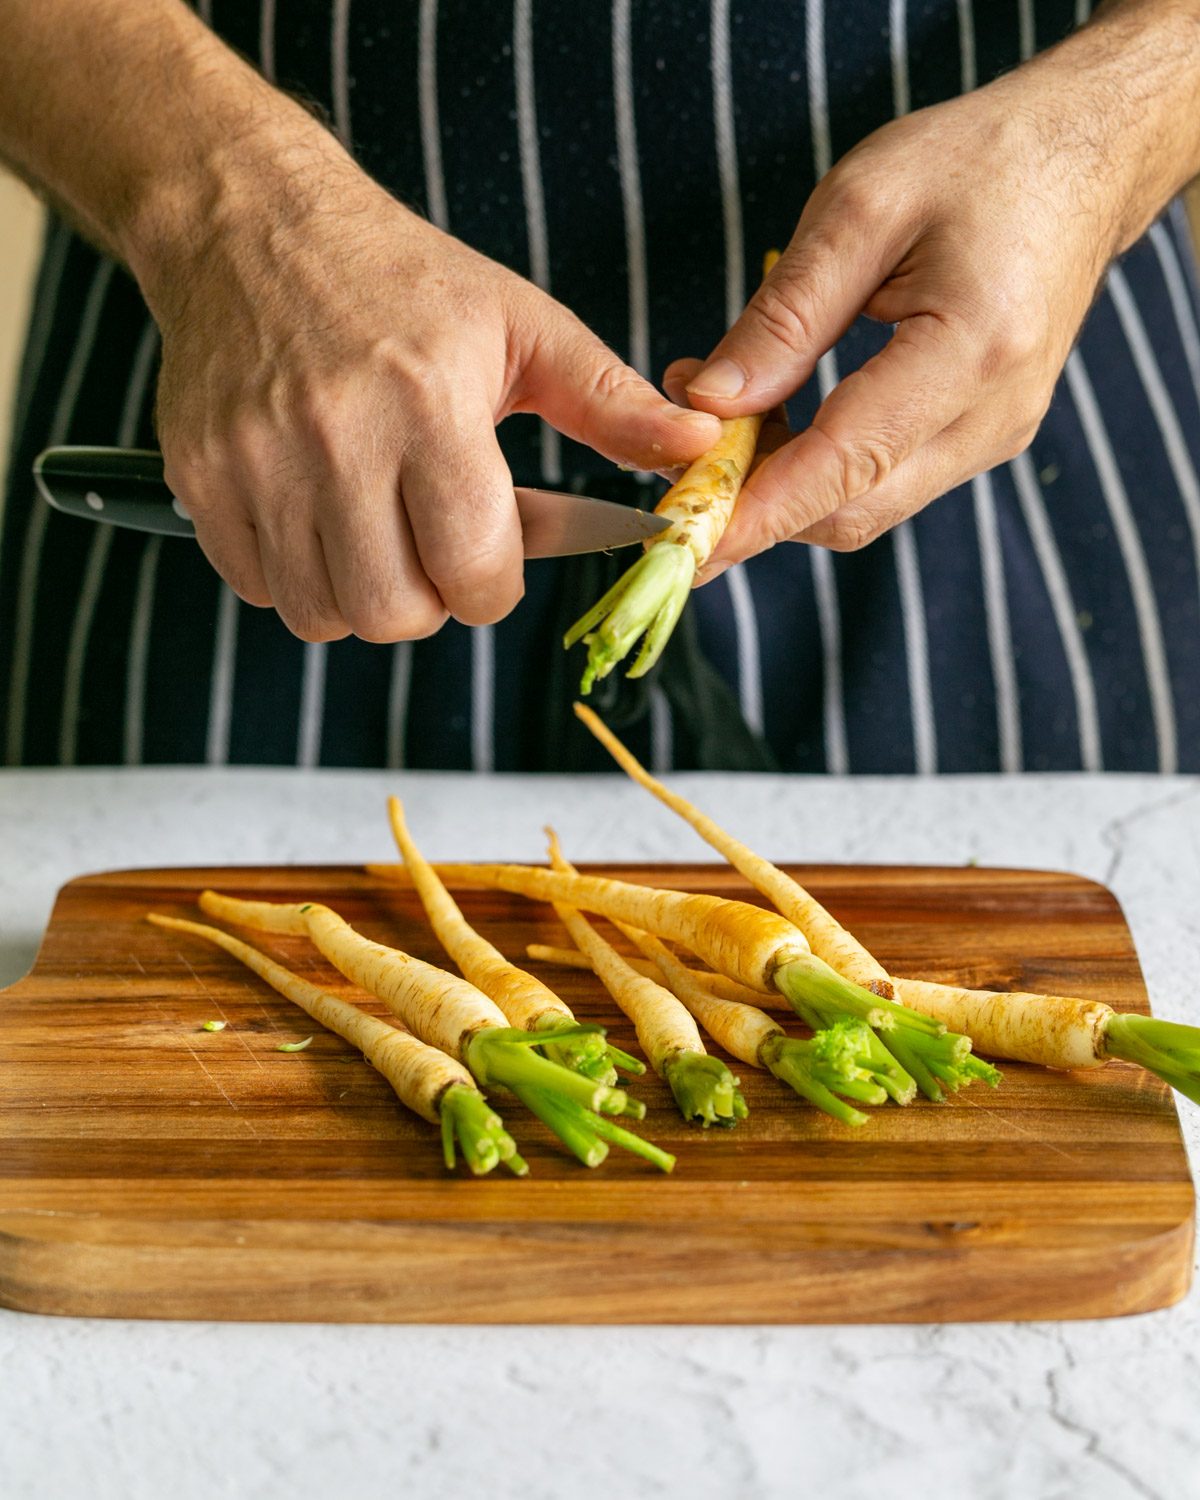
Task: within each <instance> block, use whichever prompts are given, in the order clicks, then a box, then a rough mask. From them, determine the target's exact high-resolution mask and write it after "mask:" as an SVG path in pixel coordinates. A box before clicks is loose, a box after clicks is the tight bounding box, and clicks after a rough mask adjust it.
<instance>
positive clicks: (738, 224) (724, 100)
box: [711, 0, 763, 734]
mask: <svg viewBox="0 0 1200 1500" xmlns="http://www.w3.org/2000/svg"><path fill="white" fill-rule="evenodd" d="M711 40H712V79H713V129H714V133H715V137H716V148H717V171H718V175H719V177H720V182H721V222H722V227H723V230H724V235H725V326H726V327H727V328H731V327H732V326H733V324H734V323H736V322H737V320H738V317H739V316H740V314H741V311H742V307H743V305H744V303H745V300H746V259H745V246H744V231H743V227H742V195H741V186H740V177H739V172H738V157H737V135H736V133H735V130H734V121H733V79H732V76H731V72H730V65H729V47H730V38H729V0H712V10H711ZM725 579H726V585H727V587H728V590H729V603H730V609H731V616H732V619H733V626H734V630H735V631H736V633H737V662H738V701H739V704H740V707H741V710H742V718H743V719H745V721H746V723H747V725H748V726H749V727H750V728H751V729H752V730H753V731H754V733H755V734H761V733H762V730H763V688H762V652H761V647H760V643H759V637H758V617H757V615H756V614H755V612H754V597H753V593H752V591H751V588H750V581H749V579H748V578H747V576H746V572H745V569H744V568H743V567H742V566H741V565H740V564H739V565H738V566H737V567H734V568H730V569H729V571H728V572H727V573H726V574H725Z"/></svg>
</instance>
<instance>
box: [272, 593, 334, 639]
mask: <svg viewBox="0 0 1200 1500" xmlns="http://www.w3.org/2000/svg"><path fill="white" fill-rule="evenodd" d="M275 607H276V609H277V610H278V612H279V618H280V619H281V620H282V621H283V623H284V624H285V625H286V626H287V628H288V629H289V630H290V631H291V632H292V634H293V635H294V636H298V637H299V639H300V640H302V641H308V642H310V643H311V644H317V643H318V642H321V641H340V640H342V639H343V638H344V637H345V636H348V635H349V634H350V627H349V626H348V625H347V624H346V622H345V620H343V619H342V617H341V615H340V614H338V612H337V610H336V609H333V608H329V607H325V606H322V605H320V604H315V603H313V602H311V601H309V600H303V601H298V600H288V601H284V602H277V603H276V606H275Z"/></svg>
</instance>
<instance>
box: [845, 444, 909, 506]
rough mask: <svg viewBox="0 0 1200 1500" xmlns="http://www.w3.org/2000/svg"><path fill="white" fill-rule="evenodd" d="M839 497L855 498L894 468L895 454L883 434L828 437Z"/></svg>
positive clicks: (884, 477) (873, 487)
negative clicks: (877, 435)
mask: <svg viewBox="0 0 1200 1500" xmlns="http://www.w3.org/2000/svg"><path fill="white" fill-rule="evenodd" d="M829 442H830V445H831V447H832V450H833V464H834V483H835V485H836V490H837V494H838V497H839V498H840V499H842V500H856V499H858V497H859V496H860V495H865V494H867V493H868V492H869V491H871V490H873V489H875V488H876V486H878V485H880V484H882V483H883V481H884V480H885V479H887V478H888V476H889V475H890V474H892V473H893V472H894V471H895V469H896V463H897V459H896V454H895V453H894V452H893V450H892V447H891V445H890V444H889V443H888V441H887V440H886V439H885V438H882V437H861V438H854V439H838V438H832V437H831V438H830V439H829Z"/></svg>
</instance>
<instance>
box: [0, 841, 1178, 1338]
mask: <svg viewBox="0 0 1200 1500" xmlns="http://www.w3.org/2000/svg"><path fill="white" fill-rule="evenodd" d="M611 873H615V874H617V875H620V876H623V877H627V878H632V879H639V878H640V879H643V880H649V881H651V882H654V883H658V884H667V885H674V886H678V887H681V888H684V889H695V890H707V891H713V892H717V893H736V894H738V895H742V896H745V895H746V891H745V889H744V887H743V885H742V882H741V880H740V878H739V877H738V876H736V875H734V874H733V873H731V872H729V871H728V870H726V869H725V868H724V867H720V868H718V867H715V866H671V867H661V866H638V867H630V868H620V869H615V870H613V871H612V872H611ZM796 873H797V874H798V875H799V877H800V878H801V879H802V880H803V881H804V882H805V883H806V884H808V885H810V886H811V888H812V890H813V891H814V893H815V894H817V895H818V896H819V897H820V898H821V899H822V900H824V901H826V902H827V903H828V904H829V906H830V907H831V908H832V909H833V910H834V912H835V913H836V914H837V915H838V916H839V917H840V918H841V919H842V920H843V921H844V922H846V923H847V925H849V926H850V927H851V928H852V929H853V930H855V931H856V932H857V933H859V934H860V936H861V937H862V938H863V939H864V940H865V941H866V942H867V944H868V945H869V946H870V947H871V948H872V949H874V950H875V952H876V953H877V954H878V955H879V957H880V958H881V959H882V960H883V961H884V963H885V964H887V965H888V966H889V967H890V968H891V969H892V970H893V972H895V973H899V974H904V975H911V976H921V977H928V978H934V979H953V980H958V981H961V982H964V983H968V984H973V985H980V986H988V987H997V988H1004V987H1022V988H1029V989H1039V988H1040V989H1047V990H1056V991H1059V992H1066V993H1080V994H1086V995H1090V996H1094V997H1095V998H1097V999H1101V1000H1106V1001H1108V1002H1110V1003H1111V1004H1113V1005H1115V1006H1118V1007H1120V1008H1123V1009H1129V1010H1138V1011H1145V1010H1146V1009H1147V1001H1146V993H1145V989H1144V986H1143V983H1142V979H1141V975H1140V972H1139V969H1138V963H1137V959H1136V957H1135V955H1134V950H1133V945H1132V942H1131V940H1130V936H1129V932H1128V929H1127V928H1126V925H1125V922H1124V920H1123V918H1122V916H1121V912H1120V909H1119V907H1118V906H1117V903H1116V901H1115V900H1114V899H1113V897H1112V896H1111V895H1110V894H1109V893H1108V892H1107V891H1106V890H1104V889H1103V888H1102V887H1101V886H1098V885H1095V884H1092V883H1091V882H1089V881H1086V880H1081V879H1079V878H1078V877H1076V876H1072V875H1059V874H1045V873H1033V872H1029V871H1012V870H981V869H927V868H914V869H905V868H848V867H846V868H839V867H825V866H821V867H812V868H809V867H802V868H799V869H798V870H797V871H796ZM208 885H212V886H215V887H217V888H219V889H222V890H225V891H229V892H231V893H235V894H245V895H250V896H257V897H262V898H266V899H273V900H298V899H301V898H304V897H317V898H320V899H322V900H324V901H327V902H328V903H329V904H330V905H332V906H333V907H335V908H336V909H337V910H339V911H340V912H342V913H343V914H344V915H345V916H347V917H348V918H349V919H350V920H351V921H352V922H354V923H355V924H356V925H358V926H360V927H361V928H362V929H363V930H364V931H365V932H367V933H368V934H370V935H372V936H375V937H379V938H383V939H390V940H391V941H393V942H395V943H397V944H398V945H400V946H407V947H409V948H410V949H411V951H413V952H414V953H416V954H418V955H420V956H422V957H427V958H432V959H436V958H437V954H436V950H435V947H434V944H433V942H432V941H431V935H430V933H429V932H428V929H427V928H426V927H425V925H424V923H423V922H422V921H421V920H420V916H419V907H418V905H417V902H416V899H415V897H414V895H413V893H412V892H411V891H409V890H405V889H401V888H399V887H396V886H392V885H387V884H385V883H382V882H380V881H378V880H375V879H373V878H371V877H369V876H367V875H365V874H363V873H362V872H361V871H359V870H357V869H352V868H340V867H329V868H317V869H301V868H289V869H230V870H136V871H125V872H119V873H115V874H105V875H93V876H87V877H84V878H82V879H79V880H75V881H72V882H71V884H70V885H68V886H67V887H65V889H64V890H63V891H62V892H61V893H60V895H59V898H58V902H57V904H56V906H55V909H54V913H53V916H52V918H51V922H50V927H49V931H48V932H47V935H46V939H45V943H44V945H43V947H42V951H41V953H40V955H39V957H38V960H37V964H36V966H35V969H34V971H33V973H32V974H31V975H30V976H29V978H27V979H25V980H23V981H22V982H21V983H20V984H18V985H16V986H14V987H13V988H12V989H10V990H8V991H6V992H4V993H3V994H0V1301H2V1302H4V1303H6V1304H8V1305H9V1306H11V1307H14V1308H22V1309H27V1310H30V1311H38V1312H55V1313H68V1314H76V1315H97V1316H114V1317H115V1316H119V1317H155V1318H162V1317H166V1318H231V1319H255V1320H257V1319H310V1320H315V1319H327V1320H347V1321H349V1320H353V1321H378V1322H391V1321H395V1322H405V1321H417V1322H541V1321H545V1322H576V1323H589V1322H604V1323H620V1322H691V1323H737V1322H767V1323H776V1322H932V1321H943V1320H978V1319H998V1318H1004V1319H1007V1318H1079V1317H1107V1316H1112V1315H1115V1314H1120V1313H1131V1312H1141V1311H1145V1310H1148V1309H1151V1308H1157V1307H1162V1306H1165V1305H1166V1304H1168V1303H1171V1302H1174V1301H1176V1300H1177V1299H1178V1298H1180V1297H1182V1296H1183V1295H1184V1293H1185V1291H1186V1290H1187V1287H1188V1284H1189V1277H1190V1272H1191V1264H1192V1239H1193V1213H1194V1202H1193V1194H1192V1186H1191V1182H1190V1179H1189V1176H1188V1169H1187V1162H1186V1158H1185V1155H1184V1150H1183V1146H1182V1143H1181V1140H1180V1134H1179V1126H1178V1120H1177V1118H1176V1114H1175V1108H1174V1104H1173V1102H1172V1098H1171V1094H1170V1091H1169V1090H1168V1089H1167V1088H1166V1087H1165V1086H1164V1085H1162V1084H1160V1083H1159V1082H1158V1081H1157V1080H1156V1079H1154V1078H1153V1077H1151V1076H1150V1075H1148V1074H1146V1073H1143V1072H1141V1071H1140V1070H1138V1069H1136V1068H1133V1067H1129V1066H1126V1065H1124V1064H1120V1063H1117V1064H1111V1065H1109V1066H1108V1067H1106V1068H1104V1069H1103V1070H1100V1071H1098V1072H1094V1073H1090V1074H1086V1075H1084V1074H1076V1075H1061V1074H1060V1075H1055V1074H1052V1073H1049V1072H1046V1071H1042V1070H1038V1069H1035V1068H1029V1067H1022V1066H1018V1065H1015V1064H1010V1065H1008V1066H1007V1067H1006V1069H1005V1078H1004V1082H1003V1084H1002V1086H1001V1087H1000V1088H999V1089H998V1090H997V1091H995V1092H992V1091H989V1090H987V1089H984V1088H982V1087H978V1086H977V1087H974V1088H972V1089H970V1090H968V1091H966V1092H965V1093H963V1094H961V1095H959V1096H957V1097H955V1098H953V1099H951V1100H950V1101H949V1102H947V1103H945V1104H943V1105H933V1104H929V1103H927V1102H925V1101H920V1102H918V1103H916V1104H913V1105H912V1106H910V1107H909V1108H907V1109H899V1108H896V1107H895V1106H890V1107H887V1108H882V1109H878V1110H875V1111H873V1112H872V1116H871V1123H870V1124H869V1125H868V1126H867V1127H865V1128H864V1129H862V1130H860V1131H853V1130H849V1129H847V1128H845V1127H843V1126H840V1125H838V1124H836V1123H835V1122H833V1121H831V1120H829V1119H827V1118H826V1117H825V1116H823V1115H821V1114H819V1113H817V1112H816V1111H815V1110H813V1109H810V1108H808V1107H807V1106H805V1105H804V1104H802V1103H801V1102H800V1101H799V1100H797V1099H796V1098H795V1097H794V1096H793V1095H791V1094H790V1093H789V1092H788V1091H787V1090H785V1089H784V1088H783V1087H782V1086H781V1085H779V1084H777V1083H776V1082H775V1081H774V1080H773V1079H771V1078H769V1077H764V1076H762V1075H757V1074H755V1073H754V1072H753V1070H751V1069H748V1068H745V1067H742V1068H740V1069H739V1071H740V1073H741V1076H742V1079H743V1083H744V1086H745V1093H746V1097H747V1100H748V1101H749V1104H750V1109H751V1114H750V1118H749V1119H748V1120H747V1121H746V1122H745V1123H744V1124H743V1125H742V1126H740V1127H739V1128H738V1129H737V1130H735V1131H731V1132H724V1131H710V1132H708V1133H705V1132H702V1131H700V1130H697V1129H693V1128H689V1127H687V1126H685V1125H684V1124H683V1123H682V1122H681V1120H680V1119H679V1118H678V1116H677V1115H676V1114H675V1112H674V1110H673V1107H672V1105H671V1104H670V1101H669V1098H668V1095H667V1092H666V1089H665V1087H664V1086H663V1085H662V1084H661V1083H660V1082H659V1081H658V1080H657V1079H654V1078H649V1079H647V1080H645V1081H644V1082H643V1083H642V1084H641V1085H639V1087H638V1092H639V1094H640V1095H641V1096H642V1097H643V1098H644V1099H645V1100H646V1102H647V1104H648V1105H649V1111H648V1114H647V1117H646V1120H645V1122H644V1126H642V1127H639V1128H642V1129H644V1132H645V1134H646V1135H648V1136H649V1137H650V1138H652V1139H653V1140H655V1141H658V1142H659V1143H660V1144H662V1145H664V1146H667V1147H669V1148H670V1149H671V1150H672V1151H675V1152H676V1153H677V1154H678V1157H679V1163H678V1166H677V1168H676V1170H675V1173H674V1175H673V1176H671V1177H669V1178H668V1177H663V1176H662V1175H660V1174H659V1173H658V1172H656V1171H654V1170H653V1169H651V1168H649V1167H648V1166H647V1165H646V1164H645V1163H642V1162H640V1161H636V1160H634V1159H632V1158H630V1157H628V1156H626V1155H625V1154H624V1153H621V1152H614V1153H613V1154H612V1155H611V1156H610V1157H609V1159H608V1161H607V1162H606V1163H605V1164H604V1165H603V1166H602V1167H601V1168H600V1169H599V1170H597V1171H591V1172H589V1171H587V1170H586V1169H584V1168H583V1167H581V1166H579V1165H578V1164H577V1163H575V1162H574V1161H573V1160H572V1159H570V1158H568V1157H566V1156H565V1155H564V1154H563V1153H562V1152H561V1151H560V1150H559V1149H558V1148H557V1146H556V1144H553V1143H552V1142H551V1140H550V1138H549V1137H548V1135H547V1134H546V1132H545V1131H544V1130H543V1129H542V1127H541V1126H540V1125H539V1124H538V1122H537V1121H535V1120H533V1119H532V1117H530V1116H523V1114H522V1112H521V1110H520V1109H519V1107H518V1106H517V1105H516V1103H515V1101H509V1102H508V1104H507V1106H505V1105H504V1104H501V1107H502V1109H503V1110H504V1113H505V1115H506V1118H507V1122H508V1123H509V1124H510V1126H511V1127H512V1128H513V1129H514V1131H515V1132H516V1133H517V1135H518V1137H519V1139H520V1142H521V1148H522V1150H523V1151H524V1152H525V1153H526V1155H527V1156H528V1159H529V1162H530V1165H531V1168H532V1175H531V1176H530V1177H529V1178H526V1179H525V1180H516V1179H514V1178H512V1177H510V1176H508V1175H507V1174H505V1173H504V1172H503V1171H497V1172H495V1173H493V1174H492V1175H491V1176H490V1177H487V1178H483V1179H479V1180H474V1179H470V1178H468V1177H466V1176H465V1175H464V1176H457V1177H456V1176H450V1175H448V1174H447V1173H446V1172H445V1171H444V1169H443V1167H442V1165H441V1160H440V1155H439V1149H438V1141H437V1138H436V1131H435V1130H434V1129H433V1127H431V1126H429V1125H427V1124H426V1123H425V1122H423V1121H421V1120H419V1119H417V1118H416V1117H415V1116H411V1115H408V1114H406V1113H405V1112H404V1111H403V1110H402V1109H401V1108H400V1107H399V1106H398V1105H397V1103H396V1101H395V1098H394V1096H393V1095H392V1094H391V1092H390V1090H389V1089H388V1087H387V1085H386V1084H385V1083H384V1082H383V1080H382V1079H381V1078H380V1077H379V1076H378V1075H377V1074H375V1073H374V1071H373V1070H372V1069H371V1068H370V1067H369V1066H367V1064H365V1063H364V1062H363V1061H362V1060H361V1059H360V1058H358V1057H357V1054H354V1053H353V1052H352V1051H351V1049H350V1048H349V1047H348V1046H347V1045H346V1044H345V1043H343V1042H342V1041H341V1040H340V1039H339V1038H337V1037H335V1036H332V1035H330V1034H327V1033H323V1032H320V1031H319V1029H318V1028H316V1027H315V1026H314V1025H313V1023H312V1022H311V1021H309V1019H308V1018H307V1017H306V1016H305V1015H303V1014H302V1013H301V1012H300V1011H299V1010H297V1009H295V1008H294V1007H292V1006H290V1005H289V1004H288V1003H287V1002H286V1001H284V1000H282V999H280V998H279V997H278V996H276V995H275V994H274V993H273V992H272V991H270V990H268V989H267V988H266V987H265V986H263V985H261V984H260V982H259V981H258V980H257V979H255V978H254V977H253V976H252V975H250V974H249V973H247V972H246V971H245V970H243V969H242V968H241V967H240V966H239V965H237V964H236V963H235V962H234V961H233V960H232V959H230V958H228V957H227V956H226V955H224V954H223V953H221V952H219V951H218V950H215V949H213V948H210V947H209V946H208V945H206V944H203V943H200V942H199V941H196V940H192V939H190V938H187V937H185V936H184V935H182V934H177V933H167V932H164V931H162V930H160V929H156V928H154V927H151V926H150V925H148V924H146V923H145V922H143V921H142V920H141V917H142V914H143V913H144V912H145V911H146V910H148V909H151V908H153V909H156V910H159V911H165V912H171V913H176V914H179V915H189V914H190V915H194V914H195V910H194V902H195V898H196V895H197V893H198V892H199V891H200V890H201V889H203V888H204V887H205V886H208ZM460 899H461V901H462V904H463V906H464V909H465V910H466V912H467V914H468V916H469V917H470V918H471V919H472V920H473V921H475V922H476V923H477V924H478V925H479V926H480V928H481V929H482V930H483V931H484V932H485V933H486V934H487V935H488V936H489V937H491V938H492V939H493V940H494V941H495V942H496V943H497V944H498V946H500V947H501V948H502V949H503V950H504V951H505V952H507V953H508V954H509V955H511V956H515V957H519V956H520V955H521V954H522V952H523V950H524V945H525V944H526V942H529V941H546V942H555V941H561V936H560V933H559V930H558V928H557V924H556V923H555V921H554V918H553V916H552V914H551V913H550V912H549V910H548V909H547V908H544V907H541V906H537V905H533V904H530V903H526V902H523V901H521V900H520V899H519V898H517V897H509V896H505V895H501V894H495V893H491V892H481V891H470V890H464V891H462V892H461V893H460ZM264 942H265V943H269V944H270V946H271V947H272V951H274V952H276V953H277V954H278V955H279V956H281V957H283V958H284V959H285V961H287V962H290V963H292V964H293V965H294V966H296V967H298V968H301V969H302V970H303V971H304V972H305V973H307V974H309V975H310V976H313V977H318V976H319V977H320V978H321V980H322V982H327V983H328V984H329V986H330V988H337V989H341V990H345V989H346V986H345V985H344V984H342V983H341V982H340V981H339V980H338V979H337V978H336V976H334V974H333V971H332V970H330V969H328V968H327V967H326V966H325V965H324V963H323V961H322V960H320V959H319V958H317V957H315V956H313V955H312V954H311V953H310V952H309V951H308V950H307V949H306V948H305V946H304V945H303V944H302V943H300V942H299V941H296V940H291V939H271V940H264ZM541 972H542V973H543V974H544V976H545V977H548V978H551V979H552V980H553V981H554V982H555V983H557V984H558V985H559V987H560V989H561V992H562V993H563V994H564V996H565V998H566V999H567V1000H568V1001H569V1003H570V1004H571V1006H572V1007H573V1008H574V1009H575V1010H576V1012H577V1014H579V1015H580V1016H581V1017H584V1018H588V1019H592V1018H595V1019H602V1020H604V1021H605V1022H606V1023H610V1024H611V1027H612V1034H613V1036H614V1039H615V1040H616V1041H617V1042H618V1043H619V1044H620V1045H622V1046H626V1047H629V1046H630V1045H631V1044H632V1036H631V1033H630V1028H629V1026H628V1025H627V1023H625V1021H624V1019H623V1018H621V1017H619V1016H618V1015H617V1014H616V1012H615V1009H614V1008H613V1006H612V1005H611V1002H609V1001H608V1000H607V998H606V997H605V996H604V995H603V994H602V992H601V991H600V989H599V986H598V985H597V984H596V982H595V981H594V980H593V979H592V977H591V976H590V975H588V974H578V973H572V972H570V971H563V970H542V971H541ZM209 1019H225V1020H226V1021H227V1022H228V1025H227V1028H226V1029H225V1030H224V1031H221V1032H216V1033H210V1032H206V1031H204V1030H203V1029H202V1023H203V1022H204V1021H206V1020H209ZM314 1031H316V1032H317V1033H318V1034H317V1035H316V1038H315V1040H314V1041H313V1043H312V1045H311V1047H309V1048H308V1049H307V1050H305V1051H302V1052H297V1053H283V1052H280V1051H278V1050H277V1048H278V1045H279V1043H280V1042H281V1041H285V1040H299V1039H302V1038H303V1037H306V1036H308V1035H310V1034H312V1033H313V1032H314ZM498 1102H499V1101H498Z"/></svg>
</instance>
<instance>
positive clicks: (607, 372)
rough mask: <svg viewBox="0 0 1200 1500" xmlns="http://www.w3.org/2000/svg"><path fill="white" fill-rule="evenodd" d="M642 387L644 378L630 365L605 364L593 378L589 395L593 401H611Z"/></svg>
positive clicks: (617, 362) (613, 362)
mask: <svg viewBox="0 0 1200 1500" xmlns="http://www.w3.org/2000/svg"><path fill="white" fill-rule="evenodd" d="M641 387H642V377H641V376H640V375H639V374H638V373H637V372H636V370H631V369H630V368H629V366H628V365H623V364H621V363H620V362H619V361H616V360H614V361H611V362H605V363H604V364H602V365H601V366H600V368H599V369H598V370H596V371H595V373H594V374H593V376H592V379H591V382H590V389H589V395H590V397H591V399H592V400H593V401H596V402H601V401H611V400H613V399H614V398H615V397H620V396H623V395H626V394H627V393H628V392H630V391H638V390H640V389H641Z"/></svg>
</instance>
